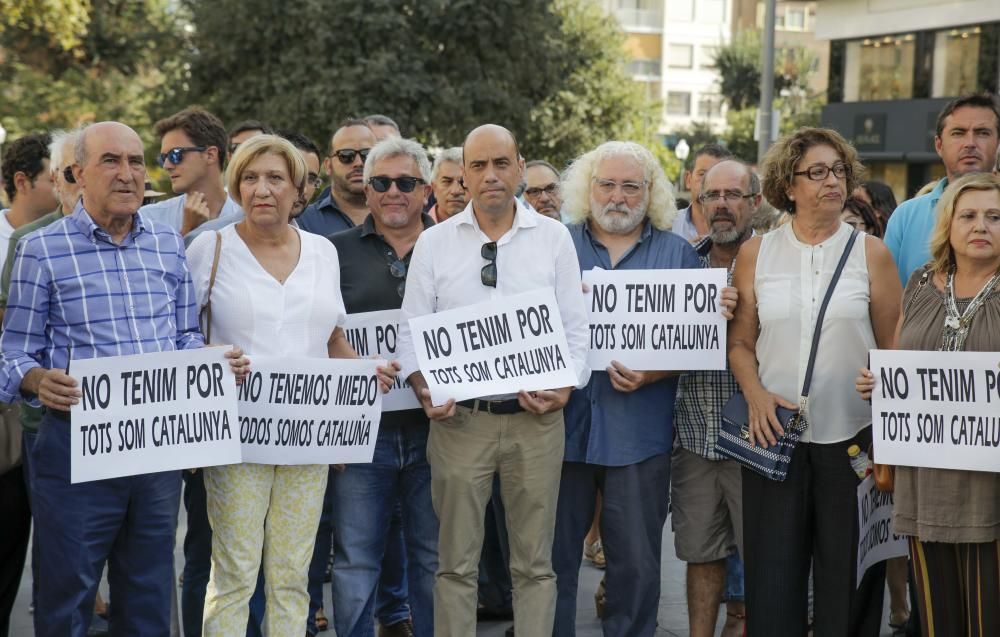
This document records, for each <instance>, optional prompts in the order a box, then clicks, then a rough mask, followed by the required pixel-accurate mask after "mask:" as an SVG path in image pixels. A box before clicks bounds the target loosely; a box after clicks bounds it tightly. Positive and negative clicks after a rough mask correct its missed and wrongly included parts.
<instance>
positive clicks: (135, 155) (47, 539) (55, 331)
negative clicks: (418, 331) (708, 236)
mask: <svg viewBox="0 0 1000 637" xmlns="http://www.w3.org/2000/svg"><path fill="white" fill-rule="evenodd" d="M75 150H76V152H75V164H74V166H73V175H74V177H75V178H76V182H77V183H78V184H80V188H81V192H82V195H83V198H82V200H81V201H80V202H79V203H77V206H76V209H74V210H73V212H72V213H71V214H69V215H68V216H66V217H63V218H62V219H59V220H58V221H56V222H55V223H53V224H51V225H49V226H47V227H45V228H42V229H40V230H38V231H37V232H34V233H32V234H30V235H28V236H26V237H25V238H24V239H23V240H22V241H21V243H19V244H18V249H17V256H16V260H15V263H14V272H13V277H12V279H11V287H10V296H9V299H8V302H7V314H6V316H5V318H4V330H3V336H2V337H0V350H2V353H3V360H2V365H0V400H2V401H4V402H8V403H9V402H13V401H14V400H26V401H28V402H29V404H32V405H33V406H35V407H42V406H44V407H45V415H44V416H43V418H42V421H41V424H40V425H39V430H38V438H37V439H36V441H35V447H34V451H33V453H34V458H35V460H36V461H37V463H38V468H37V471H36V475H35V480H34V482H33V483H32V485H31V491H32V500H31V501H32V507H33V508H34V515H35V520H36V526H35V542H36V543H37V545H38V558H39V582H38V595H37V598H36V599H37V603H36V608H35V634H36V635H37V636H38V637H67V636H70V637H84V636H85V635H86V634H87V629H88V626H89V624H90V618H91V611H92V609H93V608H94V596H95V594H96V593H97V585H98V584H99V583H100V578H101V571H102V570H103V568H104V563H105V562H106V561H107V562H108V564H109V568H108V579H109V581H110V584H111V598H112V601H113V603H112V605H111V621H110V628H111V633H112V634H114V635H169V634H170V600H171V590H172V587H173V546H174V534H175V531H176V526H177V507H178V503H179V499H180V490H181V477H180V472H179V471H165V472H161V473H153V474H146V475H137V476H130V477H125V478H112V479H108V480H97V481H94V482H85V483H80V484H71V483H70V479H69V475H70V449H69V441H70V426H71V425H70V415H69V410H70V408H71V407H72V405H74V404H76V403H77V402H78V401H79V398H80V390H79V386H78V383H77V381H76V380H74V379H73V378H72V376H70V373H71V372H72V370H71V369H70V367H69V362H70V359H71V358H74V359H77V360H79V359H86V358H99V357H105V356H119V355H126V354H141V353H145V352H163V351H173V350H181V349H194V348H199V347H202V346H203V345H204V341H203V338H202V335H201V332H200V330H199V329H198V308H197V302H196V300H195V295H194V290H193V288H192V285H191V276H190V274H189V273H188V268H187V261H186V259H185V255H184V243H183V241H182V240H181V237H180V235H179V234H177V232H176V231H174V230H173V229H172V228H170V227H167V226H164V225H161V224H159V223H156V222H153V221H149V220H144V219H142V218H140V216H139V214H138V212H137V211H138V210H139V206H140V205H141V204H142V195H143V192H144V190H145V187H144V184H145V176H146V168H145V164H144V162H143V148H142V141H141V140H140V139H139V136H138V135H137V134H136V133H135V131H133V130H132V129H131V128H129V127H128V126H125V125H124V124H119V123H117V122H102V123H99V124H92V125H91V126H89V127H87V128H86V129H84V131H83V133H82V134H81V136H80V138H79V140H78V141H77V145H76V149H75ZM226 356H227V357H228V358H229V359H230V365H231V366H232V368H233V371H234V372H235V373H236V375H237V378H241V377H242V376H243V375H245V373H246V371H248V369H249V361H247V359H246V357H244V356H243V354H242V352H241V351H239V350H238V349H236V348H234V349H233V350H231V351H229V352H227V353H226ZM64 370H65V371H64ZM67 372H70V373H67Z"/></svg>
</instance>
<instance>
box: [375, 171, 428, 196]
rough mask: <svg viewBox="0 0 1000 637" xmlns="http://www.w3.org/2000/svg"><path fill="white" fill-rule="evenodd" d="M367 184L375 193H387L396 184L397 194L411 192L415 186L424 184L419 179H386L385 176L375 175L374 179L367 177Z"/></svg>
mask: <svg viewBox="0 0 1000 637" xmlns="http://www.w3.org/2000/svg"><path fill="white" fill-rule="evenodd" d="M368 183H369V184H370V185H371V187H372V189H373V190H374V191H375V192H389V189H390V188H392V185H393V184H396V188H399V192H413V189H414V188H416V187H417V184H422V183H424V180H423V179H421V178H420V177H386V176H385V175H376V176H375V177H369V178H368Z"/></svg>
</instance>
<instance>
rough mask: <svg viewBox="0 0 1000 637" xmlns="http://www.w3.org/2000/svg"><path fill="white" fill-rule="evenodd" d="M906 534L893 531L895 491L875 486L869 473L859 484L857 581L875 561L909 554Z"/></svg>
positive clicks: (858, 583)
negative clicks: (893, 495)
mask: <svg viewBox="0 0 1000 637" xmlns="http://www.w3.org/2000/svg"><path fill="white" fill-rule="evenodd" d="M907 551H908V546H907V543H906V538H905V537H904V536H901V535H896V534H895V533H893V532H892V494H891V493H883V492H882V491H879V490H878V489H877V488H876V487H875V478H874V477H872V476H868V477H867V478H865V479H864V480H862V481H861V484H859V485H858V581H857V584H856V586H861V578H863V577H864V575H865V572H866V571H867V570H868V569H869V568H870V567H871V565H872V564H878V563H879V562H881V561H882V560H888V559H890V558H893V557H900V556H901V555H906V554H907Z"/></svg>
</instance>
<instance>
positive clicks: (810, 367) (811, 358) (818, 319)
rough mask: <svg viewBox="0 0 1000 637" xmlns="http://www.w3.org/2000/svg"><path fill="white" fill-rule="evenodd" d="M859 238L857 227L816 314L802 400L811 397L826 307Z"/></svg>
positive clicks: (849, 239)
mask: <svg viewBox="0 0 1000 637" xmlns="http://www.w3.org/2000/svg"><path fill="white" fill-rule="evenodd" d="M857 238H858V229H857V228H855V229H854V231H853V232H851V236H850V237H848V239H847V245H846V246H844V253H843V254H841V255H840V262H838V263H837V269H836V270H834V271H833V276H832V277H831V278H830V285H829V286H828V287H827V288H826V296H824V297H823V303H822V304H821V305H820V306H819V314H818V315H817V316H816V328H815V329H814V330H813V339H812V348H811V349H810V350H809V364H808V365H807V366H806V378H805V380H804V381H803V382H802V397H801V398H800V402H803V403H804V402H805V401H806V399H808V398H809V385H810V384H812V375H813V364H814V363H815V362H816V349H817V348H818V347H819V337H820V333H821V332H822V331H823V317H824V316H826V307H827V306H828V305H829V304H830V298H831V297H832V296H833V289H834V288H835V287H837V281H838V280H839V279H840V274H841V273H842V272H843V271H844V266H845V265H847V258H848V257H849V256H851V248H853V247H854V241H855V240H856V239H857Z"/></svg>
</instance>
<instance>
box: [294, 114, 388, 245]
mask: <svg viewBox="0 0 1000 637" xmlns="http://www.w3.org/2000/svg"><path fill="white" fill-rule="evenodd" d="M376 141H377V140H376V139H375V133H374V132H372V129H371V128H369V127H368V123H367V122H365V120H363V119H348V120H345V121H344V122H342V123H341V124H340V128H338V129H337V132H335V133H334V134H333V137H332V138H331V139H330V154H329V155H328V156H327V158H326V159H325V160H323V168H324V169H325V170H326V174H327V175H329V176H330V187H329V188H328V189H326V190H325V191H323V192H322V193H321V194H320V196H319V200H318V201H316V203H314V204H312V205H311V206H309V207H307V208H306V209H305V212H303V213H302V215H301V216H300V217H299V218H298V222H299V227H300V228H302V229H303V230H305V231H307V232H314V233H316V234H321V235H323V236H325V237H328V236H330V235H331V234H333V233H335V232H341V231H342V230H348V229H350V228H353V227H354V226H357V225H361V223H363V222H364V220H365V217H367V216H368V202H367V201H366V200H365V184H364V179H363V177H362V172H363V171H364V167H365V158H366V157H368V151H370V150H371V149H372V146H374V145H375V142H376Z"/></svg>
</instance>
